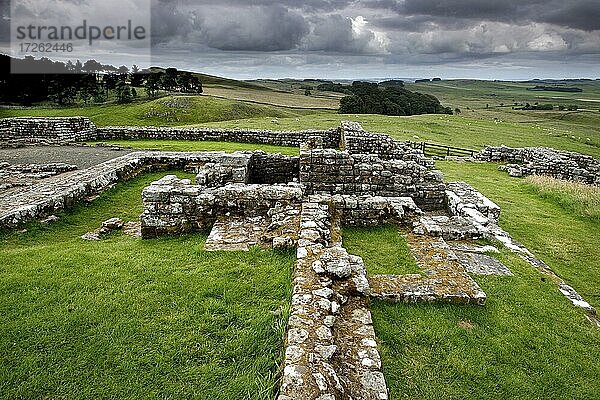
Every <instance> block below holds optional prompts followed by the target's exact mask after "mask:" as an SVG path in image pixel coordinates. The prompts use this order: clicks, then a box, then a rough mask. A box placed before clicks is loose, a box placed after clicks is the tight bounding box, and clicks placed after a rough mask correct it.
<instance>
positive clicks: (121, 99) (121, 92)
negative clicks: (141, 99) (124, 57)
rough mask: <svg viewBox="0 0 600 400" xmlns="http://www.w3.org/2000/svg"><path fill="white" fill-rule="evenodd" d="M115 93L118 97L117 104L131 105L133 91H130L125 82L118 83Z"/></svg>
mask: <svg viewBox="0 0 600 400" xmlns="http://www.w3.org/2000/svg"><path fill="white" fill-rule="evenodd" d="M115 93H116V96H117V103H119V104H124V103H131V90H130V89H129V86H128V85H127V83H125V82H124V81H119V82H117V86H116V88H115Z"/></svg>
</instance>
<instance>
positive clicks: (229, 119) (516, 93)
mask: <svg viewBox="0 0 600 400" xmlns="http://www.w3.org/2000/svg"><path fill="white" fill-rule="evenodd" d="M202 79H203V81H205V89H206V93H207V94H208V95H204V96H181V95H173V96H167V97H165V98H161V99H156V100H152V101H148V102H143V101H140V102H136V103H134V104H130V105H106V106H91V107H78V108H77V107H74V108H33V109H10V110H7V109H1V110H0V117H10V116H74V115H83V116H87V117H89V118H91V119H92V121H94V122H95V123H96V124H98V125H101V126H105V125H142V126H148V125H156V126H177V125H201V126H208V127H244V128H261V129H290V130H298V129H314V128H331V127H335V126H338V125H339V122H340V121H341V120H353V121H358V122H361V123H362V124H363V126H364V127H365V129H367V130H370V131H375V132H383V133H388V134H390V135H392V136H394V137H396V138H398V139H402V140H413V141H430V142H434V143H439V144H445V145H450V146H458V147H465V148H471V149H481V148H483V147H484V146H485V145H501V144H505V145H507V146H513V147H523V146H548V147H554V148H557V149H564V150H571V151H577V152H581V153H585V154H591V155H594V156H596V157H600V83H599V82H596V81H591V82H577V83H573V84H569V86H578V87H582V88H583V89H584V91H583V92H582V93H562V92H534V91H528V90H526V89H527V88H531V87H533V86H534V84H531V83H515V82H492V81H470V80H449V81H441V82H430V83H420V84H407V88H408V89H410V90H417V91H421V92H424V93H430V94H433V95H435V96H437V97H438V98H439V99H440V100H441V101H442V103H443V104H444V105H448V106H450V107H452V108H457V107H458V108H460V109H461V110H462V112H461V114H460V115H454V116H448V115H420V116H412V117H389V116H381V115H338V114H336V113H335V111H334V110H335V109H336V107H337V104H338V101H339V98H340V97H341V96H340V94H339V93H332V92H319V91H314V93H313V95H311V96H304V94H303V91H302V90H301V89H300V87H301V86H303V85H304V84H305V83H304V82H299V81H269V80H266V81H257V82H243V81H235V80H231V79H225V78H219V77H212V76H202ZM211 95H212V96H211ZM214 96H216V97H214ZM525 102H529V103H530V104H534V103H535V102H540V103H547V102H552V103H553V104H556V105H558V104H561V105H568V104H576V105H578V106H579V107H580V108H581V110H580V111H575V112H572V111H558V110H557V111H519V110H514V109H513V108H514V103H518V104H521V103H525ZM324 107H325V108H328V110H324V109H323V108H324ZM274 119H277V121H276V123H274V122H273V120H274Z"/></svg>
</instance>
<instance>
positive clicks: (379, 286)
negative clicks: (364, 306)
mask: <svg viewBox="0 0 600 400" xmlns="http://www.w3.org/2000/svg"><path fill="white" fill-rule="evenodd" d="M406 239H407V243H408V246H409V248H410V250H411V252H412V253H413V256H414V257H415V260H416V261H417V265H418V266H419V267H420V268H421V270H422V271H423V274H407V275H372V276H370V277H369V284H370V286H371V291H372V296H374V297H377V298H380V299H384V300H392V301H403V302H433V301H442V302H450V303H458V304H476V305H483V304H485V300H486V295H485V293H484V292H483V291H482V290H481V288H480V287H479V285H477V283H476V282H475V281H474V280H473V279H472V278H471V277H470V276H469V275H468V274H467V273H466V271H465V269H464V267H463V266H462V264H461V263H460V261H459V259H458V257H457V256H456V254H454V252H453V251H452V250H451V249H450V247H449V246H448V245H447V244H446V242H445V241H444V239H442V238H434V237H431V236H419V235H414V234H412V233H408V234H407V235H406Z"/></svg>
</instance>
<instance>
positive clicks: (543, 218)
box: [437, 161, 600, 308]
mask: <svg viewBox="0 0 600 400" xmlns="http://www.w3.org/2000/svg"><path fill="white" fill-rule="evenodd" d="M437 165H438V167H439V168H440V169H441V170H442V172H443V173H444V177H445V180H447V181H453V180H461V181H465V182H467V183H469V184H471V185H473V186H474V187H475V188H477V189H478V190H479V191H481V192H482V193H483V194H484V195H486V196H487V197H489V198H490V199H491V200H492V201H494V202H496V203H497V204H498V205H499V206H500V207H501V209H502V213H501V215H500V226H501V227H502V228H503V229H504V230H506V231H507V232H509V233H510V234H511V235H513V237H514V238H515V239H516V240H518V241H520V242H521V243H523V244H524V245H525V246H526V247H527V248H528V249H529V250H531V251H532V252H533V253H534V254H535V255H536V256H537V257H539V258H540V259H541V260H543V261H545V262H546V263H547V264H548V265H550V267H551V268H552V270H553V271H554V272H556V273H557V274H558V275H559V276H560V277H561V278H563V279H564V280H565V281H566V282H567V283H568V284H570V285H571V286H573V287H574V288H576V289H577V291H578V292H579V293H580V294H581V295H582V296H583V297H584V298H585V299H586V300H587V301H588V302H589V303H590V304H592V305H593V306H595V307H598V308H600V291H599V288H600V273H599V272H600V247H599V246H598V243H600V221H599V220H597V219H593V218H589V217H587V216H582V215H579V213H577V212H575V211H573V209H572V208H571V207H570V206H568V205H567V206H565V204H564V203H562V204H561V202H559V201H557V199H556V198H554V197H552V196H542V195H540V194H539V191H538V189H537V188H536V187H535V186H534V185H532V184H531V183H528V181H527V180H525V179H519V178H511V177H510V176H509V175H508V174H507V173H505V172H502V171H498V170H497V165H496V164H490V163H488V164H472V163H454V162H449V161H444V162H439V161H438V162H437Z"/></svg>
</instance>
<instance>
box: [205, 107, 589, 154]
mask: <svg viewBox="0 0 600 400" xmlns="http://www.w3.org/2000/svg"><path fill="white" fill-rule="evenodd" d="M598 117H599V118H598V120H597V121H598V122H600V114H599V116H598ZM344 120H351V121H357V122H360V123H361V124H362V126H363V127H364V128H365V129H366V130H368V131H371V132H382V133H387V134H389V135H391V136H393V137H394V138H397V139H399V140H412V141H416V142H420V141H429V142H433V143H439V144H445V145H449V146H458V147H466V148H470V149H482V148H483V147H484V146H486V145H492V146H497V145H502V144H504V145H507V146H513V147H524V146H547V147H553V148H557V149H563V150H570V151H578V152H581V153H584V154H590V155H593V156H595V157H600V124H596V125H594V124H592V123H591V122H590V123H587V124H585V125H581V126H579V125H577V124H572V125H568V129H567V128H565V129H562V128H561V126H562V125H560V124H558V125H557V124H556V123H553V124H554V126H551V125H550V123H548V124H546V123H530V124H525V123H518V122H498V121H494V120H489V119H487V120H486V119H480V118H469V117H465V116H462V115H415V116H411V117H391V116H384V115H349V114H342V115H340V114H322V113H319V114H309V115H304V116H299V117H294V118H279V119H278V121H277V122H278V123H277V124H274V123H273V122H272V121H271V119H269V118H250V119H246V120H232V121H224V122H214V123H207V124H202V126H208V127H220V128H234V127H241V128H255V129H275V130H298V129H315V128H318V129H327V128H332V127H336V126H339V124H340V122H341V121H344ZM557 126H558V127H557Z"/></svg>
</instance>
